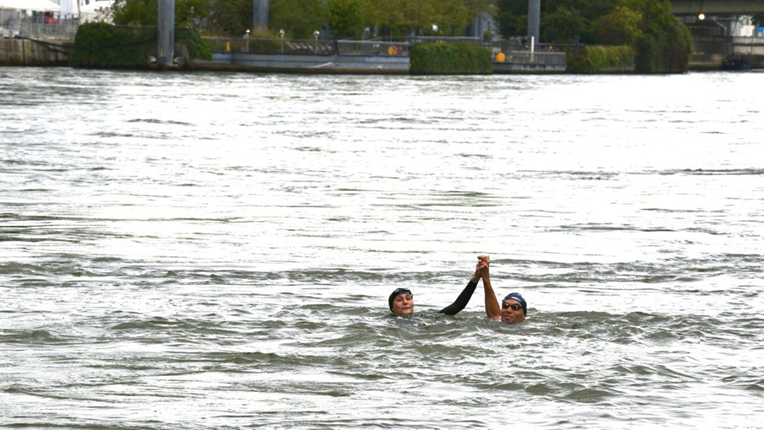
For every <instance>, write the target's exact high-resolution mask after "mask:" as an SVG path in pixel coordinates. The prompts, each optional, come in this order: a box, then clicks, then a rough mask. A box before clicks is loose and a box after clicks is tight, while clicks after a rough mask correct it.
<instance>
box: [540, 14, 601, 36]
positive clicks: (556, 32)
mask: <svg viewBox="0 0 765 430" xmlns="http://www.w3.org/2000/svg"><path fill="white" fill-rule="evenodd" d="M588 26H589V22H588V21H587V19H586V18H585V17H584V16H582V15H581V14H580V13H579V12H577V11H576V10H571V9H567V8H564V7H559V8H557V9H555V11H554V12H552V13H548V14H545V15H543V16H542V19H541V22H540V27H541V30H540V34H539V36H540V38H541V39H542V40H545V41H547V42H549V43H571V42H572V41H573V40H574V39H578V38H579V36H580V35H581V34H582V33H583V32H584V30H585V29H586V28H587V27H588Z"/></svg>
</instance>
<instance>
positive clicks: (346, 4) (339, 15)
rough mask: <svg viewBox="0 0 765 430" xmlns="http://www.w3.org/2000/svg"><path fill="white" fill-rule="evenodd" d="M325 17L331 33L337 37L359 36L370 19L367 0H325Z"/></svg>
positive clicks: (370, 11)
mask: <svg viewBox="0 0 765 430" xmlns="http://www.w3.org/2000/svg"><path fill="white" fill-rule="evenodd" d="M325 7H326V10H325V13H326V15H325V18H326V20H327V24H328V25H329V28H330V30H331V31H332V34H334V35H335V36H336V37H339V38H359V37H361V33H362V32H363V31H364V27H366V26H367V25H368V24H369V23H370V22H371V21H372V16H373V12H372V8H371V4H370V3H369V1H368V0H326V6H325Z"/></svg>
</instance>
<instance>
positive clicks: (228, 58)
mask: <svg viewBox="0 0 765 430" xmlns="http://www.w3.org/2000/svg"><path fill="white" fill-rule="evenodd" d="M73 49H74V48H73V42H71V41H61V40H43V39H15V38H14V39H10V38H0V65H2V66H34V67H60V66H69V59H70V55H71V53H72V52H73ZM176 52H177V53H178V54H180V56H179V57H178V68H183V69H191V70H209V71H215V70H228V71H243V72H259V73H267V72H273V73H311V74H407V73H409V57H408V56H380V55H348V54H337V53H334V54H290V53H285V54H258V53H252V52H241V50H240V51H239V52H235V51H229V52H215V53H213V59H212V61H203V60H191V59H189V58H188V55H186V54H185V52H186V51H185V49H184V48H183V47H181V46H178V47H177V48H176ZM546 56H549V54H548V53H545V52H540V53H529V52H516V53H508V55H506V59H505V61H503V62H499V61H496V58H495V61H493V63H492V68H493V73H496V74H562V73H566V66H565V63H564V64H563V65H561V64H560V63H559V62H558V63H555V62H551V61H548V59H547V57H546ZM739 57H741V56H740V55H728V56H726V55H704V54H694V56H693V58H692V60H691V62H690V63H689V65H688V69H689V71H714V70H722V69H723V68H724V67H723V65H724V64H726V62H729V61H730V60H738V59H739ZM745 61H746V64H748V65H750V66H752V68H755V69H761V68H762V67H763V58H762V56H757V55H749V56H746V57H745ZM146 68H147V69H151V68H156V67H155V66H154V65H153V64H151V63H149V62H147V64H146ZM614 72H616V73H633V72H634V68H633V69H632V70H627V69H620V70H618V71H613V70H605V71H602V73H603V74H611V73H614Z"/></svg>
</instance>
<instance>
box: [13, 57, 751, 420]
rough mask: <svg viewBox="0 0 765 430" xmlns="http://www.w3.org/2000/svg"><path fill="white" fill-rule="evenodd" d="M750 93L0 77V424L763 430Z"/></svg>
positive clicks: (487, 81) (479, 83)
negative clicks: (405, 296) (478, 260)
mask: <svg viewBox="0 0 765 430" xmlns="http://www.w3.org/2000/svg"><path fill="white" fill-rule="evenodd" d="M762 81H763V75H762V73H752V74H722V73H709V74H688V75H683V76H652V77H646V76H593V77H582V76H491V77H431V78H411V77H400V76H397V77H360V76H285V75H254V74H223V73H220V74H204V73H198V74H173V73H167V74H154V73H133V72H104V71H80V70H70V69H18V68H0V99H1V100H2V101H1V102H0V181H1V182H0V426H15V427H60V428H157V429H165V428H177V429H181V428H184V429H185V428H235V427H259V426H264V427H272V428H285V427H295V428H303V427H311V428H336V427H362V426H364V427H380V428H394V427H424V428H433V427H452V428H468V427H494V428H500V427H506V426H518V425H523V426H526V427H532V428H542V427H547V428H555V429H558V428H564V429H565V428H571V429H574V428H624V429H627V428H629V429H632V428H648V427H654V426H657V425H658V426H662V427H665V428H682V427H686V428H708V427H712V426H717V427H719V428H759V427H761V425H762V419H763V415H764V414H763V236H762V233H763V164H762V160H763V159H764V158H763V155H764V154H763V153H764V152H765V151H763V145H762V135H763V127H762V124H763V122H762V110H761V102H760V101H759V100H758V98H757V97H759V96H757V95H756V94H755V92H753V91H754V89H756V88H758V87H761V86H762ZM482 253H485V254H489V255H491V256H492V259H493V263H492V274H493V284H494V288H495V290H496V292H497V294H498V295H500V296H504V295H505V294H507V293H509V292H511V291H518V292H521V293H522V294H524V296H525V297H526V299H527V300H528V302H529V306H530V309H529V316H528V319H527V321H526V323H524V324H523V325H521V326H503V325H500V324H498V323H495V322H493V321H488V320H486V318H485V316H484V311H483V300H484V293H483V290H482V288H481V287H480V286H479V288H478V290H477V291H476V293H475V295H474V296H473V298H472V301H471V302H470V304H469V305H468V307H467V308H466V309H465V310H464V311H463V312H462V313H460V314H458V315H457V316H455V317H447V316H440V317H433V316H424V317H423V316H421V317H419V318H413V319H409V320H405V319H399V318H394V317H390V316H389V312H388V309H387V296H388V294H389V293H390V291H392V290H393V289H394V288H396V287H399V286H408V287H410V288H412V289H413V290H414V293H415V302H416V306H417V309H418V310H419V312H420V313H421V314H428V313H432V312H429V311H433V310H437V309H440V308H441V307H443V306H445V305H447V304H449V303H450V302H451V301H452V300H453V299H454V298H455V297H456V296H457V294H458V293H459V291H460V290H461V288H462V287H463V286H464V284H465V283H466V282H467V280H468V278H469V276H470V273H471V272H472V270H473V267H474V264H475V263H474V262H475V257H476V256H477V255H478V254H482Z"/></svg>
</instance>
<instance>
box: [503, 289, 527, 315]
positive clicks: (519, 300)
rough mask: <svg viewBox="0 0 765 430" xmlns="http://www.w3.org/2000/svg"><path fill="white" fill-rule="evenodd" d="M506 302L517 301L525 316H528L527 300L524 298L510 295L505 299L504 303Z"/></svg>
mask: <svg viewBox="0 0 765 430" xmlns="http://www.w3.org/2000/svg"><path fill="white" fill-rule="evenodd" d="M505 300H515V301H517V302H518V303H520V304H521V307H522V308H523V316H526V300H524V299H523V296H521V295H520V294H518V293H510V294H508V295H506V296H505V298H504V299H502V301H503V302H504V301H505Z"/></svg>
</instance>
